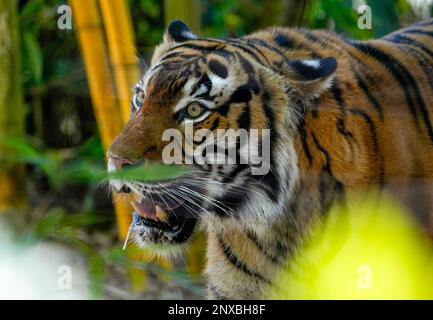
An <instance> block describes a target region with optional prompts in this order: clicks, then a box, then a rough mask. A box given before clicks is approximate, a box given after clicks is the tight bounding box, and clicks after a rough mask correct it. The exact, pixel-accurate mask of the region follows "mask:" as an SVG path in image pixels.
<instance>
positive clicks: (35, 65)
mask: <svg viewBox="0 0 433 320" xmlns="http://www.w3.org/2000/svg"><path fill="white" fill-rule="evenodd" d="M23 46H24V55H25V57H26V58H27V60H26V61H27V63H28V67H29V68H30V70H29V71H30V73H31V77H32V80H33V81H34V82H35V83H36V84H41V83H42V76H43V64H44V59H43V55H42V50H41V47H40V45H39V42H38V40H37V38H36V35H35V34H33V33H32V32H29V31H26V32H24V35H23Z"/></svg>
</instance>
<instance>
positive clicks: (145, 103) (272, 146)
mask: <svg viewBox="0 0 433 320" xmlns="http://www.w3.org/2000/svg"><path fill="white" fill-rule="evenodd" d="M262 55H263V54H262ZM256 57H257V58H256ZM335 68H336V63H335V60H333V59H322V60H318V59H307V60H299V59H293V61H289V62H288V61H287V58H285V59H284V61H283V60H279V59H278V57H276V58H274V59H271V58H267V59H264V58H261V57H260V53H259V51H257V52H256V51H255V50H254V49H252V48H251V46H250V45H249V44H248V45H247V44H246V42H244V41H242V40H240V39H239V40H235V39H229V40H219V39H204V38H199V37H197V36H196V35H195V34H194V33H193V32H192V31H191V30H190V29H189V28H188V27H187V26H186V25H185V24H184V23H183V22H180V21H175V22H172V23H171V24H170V26H169V27H168V30H167V32H166V34H165V37H164V41H163V43H162V44H161V45H160V46H158V47H157V48H156V49H155V52H154V55H153V58H152V62H151V67H150V68H149V70H148V71H147V72H146V74H145V75H144V76H143V78H142V79H141V80H140V81H139V82H138V84H137V85H136V86H135V89H134V90H135V93H134V95H133V97H132V100H131V118H130V121H129V123H128V124H127V125H126V126H125V127H124V129H123V130H122V132H121V133H120V134H119V135H118V136H117V137H116V139H115V140H114V141H113V143H112V145H111V146H110V148H109V151H108V170H109V171H116V170H119V169H121V168H123V167H125V166H146V165H149V164H152V163H166V161H165V160H166V159H165V157H166V156H167V155H170V156H172V155H171V153H170V152H167V148H169V147H173V145H174V146H178V150H177V151H180V152H173V153H176V154H177V159H178V160H180V164H177V165H178V166H181V167H182V168H183V169H184V171H183V172H184V173H183V174H182V175H181V176H179V177H176V178H173V179H169V180H165V181H154V182H149V181H147V182H143V181H139V180H112V181H111V185H112V187H113V188H114V189H115V190H116V191H117V192H132V193H133V194H134V199H135V200H133V201H132V202H131V204H132V206H133V207H134V210H135V211H134V214H133V223H132V225H131V234H132V236H133V238H134V239H135V242H137V243H138V244H140V245H143V246H154V247H156V248H157V249H162V248H174V247H176V245H180V244H183V243H185V242H186V241H187V240H188V239H189V238H190V237H191V236H192V235H193V233H194V230H195V229H196V228H197V226H198V225H200V223H201V222H202V221H203V222H205V223H206V224H207V225H208V226H210V227H215V228H218V226H223V225H224V223H233V224H235V225H240V226H242V225H251V224H253V225H256V226H257V225H268V224H270V223H272V221H274V220H275V218H276V217H278V215H279V214H280V213H281V211H282V210H283V208H284V206H285V205H286V203H287V199H288V196H289V195H290V193H291V192H292V189H293V186H294V184H295V183H296V181H297V171H298V170H297V158H296V153H295V151H294V146H293V139H292V136H293V132H294V130H295V127H296V123H297V121H298V120H299V113H300V110H299V108H300V106H299V101H300V99H299V97H302V99H313V98H314V97H315V96H316V95H317V94H318V93H319V92H320V90H322V89H323V88H325V87H326V86H327V83H328V81H330V79H331V76H332V74H333V72H334V71H335ZM302 99H301V100H302ZM302 101H303V100H302ZM188 128H189V129H192V130H193V132H195V133H200V134H198V138H197V137H196V136H193V137H192V139H188V138H186V135H187V130H188ZM168 130H174V131H175V132H179V133H181V135H180V136H181V137H182V138H183V139H179V138H177V139H176V138H173V139H171V140H170V139H167V132H168ZM253 130H254V133H255V135H253V134H252V133H253ZM240 132H241V133H245V134H246V137H247V139H245V140H242V135H241V134H240ZM231 138H233V139H231ZM179 140H181V141H179ZM227 140H230V141H231V142H232V143H231V144H230V143H227V144H224V148H220V149H219V146H220V144H219V142H221V141H227ZM245 141H248V143H245ZM209 146H211V147H209ZM215 146H217V147H215ZM192 150H193V151H192ZM197 150H198V151H197ZM215 150H216V151H215ZM212 151H215V152H214V153H212ZM197 154H199V155H200V156H201V159H202V160H204V161H198V160H197V157H195V155H197ZM209 154H213V157H212V159H213V160H212V161H211V160H209V159H210V157H208V155H209ZM218 154H219V155H221V154H223V155H227V154H230V155H231V156H232V157H231V158H230V157H228V158H224V157H223V158H224V159H229V161H215V157H214V156H215V155H218ZM174 158H176V157H174ZM188 160H190V161H188ZM230 160H231V161H230ZM260 160H262V161H261V162H260ZM265 160H266V161H265ZM265 162H266V163H265ZM254 169H263V170H256V173H254Z"/></svg>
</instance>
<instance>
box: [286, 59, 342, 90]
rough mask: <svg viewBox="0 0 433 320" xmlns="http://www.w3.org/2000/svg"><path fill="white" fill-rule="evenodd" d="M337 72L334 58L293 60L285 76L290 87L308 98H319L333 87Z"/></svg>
mask: <svg viewBox="0 0 433 320" xmlns="http://www.w3.org/2000/svg"><path fill="white" fill-rule="evenodd" d="M336 70H337V60H336V59H335V58H333V57H328V58H312V59H300V60H292V61H290V62H289V66H288V70H284V71H283V73H284V76H285V77H287V78H288V80H290V81H289V82H290V85H291V86H293V87H294V88H295V89H298V91H300V92H301V93H302V94H303V95H305V96H307V97H311V98H313V97H317V96H319V95H320V94H321V93H323V92H324V91H325V90H326V89H328V88H329V87H330V86H331V85H332V80H333V79H334V76H335V71H336Z"/></svg>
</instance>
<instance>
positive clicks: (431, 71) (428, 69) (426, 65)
mask: <svg viewBox="0 0 433 320" xmlns="http://www.w3.org/2000/svg"><path fill="white" fill-rule="evenodd" d="M399 39H400V40H401V42H399V43H400V44H402V46H399V47H401V48H402V49H403V50H404V52H407V53H409V54H410V55H412V56H413V57H414V58H415V59H416V60H417V61H418V64H419V65H420V67H421V69H422V70H423V71H424V74H425V75H426V77H427V79H428V84H429V85H430V88H432V89H433V65H432V62H431V60H430V61H428V59H427V58H426V57H425V56H424V55H423V53H426V54H428V55H429V56H430V58H433V51H431V50H429V49H428V48H426V47H424V46H423V45H422V44H420V43H419V42H417V41H415V40H414V39H411V38H406V37H403V36H401V37H399ZM385 41H388V39H385ZM405 44H406V45H405ZM419 50H421V52H420V51H419Z"/></svg>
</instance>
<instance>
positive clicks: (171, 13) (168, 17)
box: [164, 0, 201, 32]
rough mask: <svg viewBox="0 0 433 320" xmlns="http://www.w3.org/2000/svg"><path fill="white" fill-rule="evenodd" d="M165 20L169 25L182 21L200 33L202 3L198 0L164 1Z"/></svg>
mask: <svg viewBox="0 0 433 320" xmlns="http://www.w3.org/2000/svg"><path fill="white" fill-rule="evenodd" d="M164 9H165V10H164V18H165V22H166V23H169V22H170V21H172V20H176V19H180V20H183V21H184V22H185V23H187V24H188V25H189V27H190V28H191V29H192V30H194V31H195V32H199V31H200V18H201V12H200V3H199V1H198V0H164Z"/></svg>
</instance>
